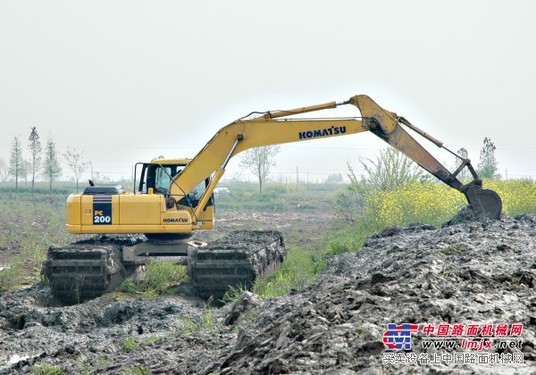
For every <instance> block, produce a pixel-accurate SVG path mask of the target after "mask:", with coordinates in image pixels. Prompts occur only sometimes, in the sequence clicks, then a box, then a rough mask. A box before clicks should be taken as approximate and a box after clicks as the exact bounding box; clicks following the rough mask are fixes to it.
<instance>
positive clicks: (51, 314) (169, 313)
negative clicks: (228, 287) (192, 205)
mask: <svg viewBox="0 0 536 375" xmlns="http://www.w3.org/2000/svg"><path fill="white" fill-rule="evenodd" d="M487 185H488V186H493V189H495V190H496V191H498V192H499V193H500V194H501V196H502V197H503V201H504V207H505V209H506V210H507V213H508V214H510V215H517V214H522V213H529V212H534V208H535V207H536V205H535V201H536V194H535V185H534V184H533V183H532V182H530V181H505V182H490V183H488V184H487ZM229 188H230V190H231V193H230V194H227V195H224V196H220V197H218V198H217V211H216V213H217V215H216V216H217V220H216V228H215V230H213V231H208V232H199V233H196V234H195V236H196V237H197V238H200V239H203V240H212V239H215V238H217V237H219V236H221V235H224V234H225V233H227V232H228V231H230V230H234V229H259V230H262V229H278V230H280V231H281V232H282V233H283V234H284V237H285V238H286V244H287V247H288V254H287V257H286V259H285V261H284V262H283V264H282V265H281V267H279V269H278V270H277V271H276V272H275V273H273V274H272V275H270V276H267V277H264V278H261V279H258V281H257V283H256V284H255V285H254V288H253V292H254V293H255V294H254V295H251V296H250V297H248V295H247V294H244V293H242V290H240V289H237V290H232V291H231V293H229V295H228V296H226V298H225V302H227V304H226V305H224V306H223V307H221V308H214V307H213V306H211V305H210V304H207V303H206V302H205V301H201V300H199V299H196V298H192V297H191V295H189V294H185V293H184V292H183V291H181V289H180V288H178V287H177V286H176V285H177V284H179V283H182V282H184V280H185V278H184V276H185V273H184V272H182V273H181V272H177V269H175V268H172V267H167V266H166V267H155V268H154V269H153V268H152V267H151V268H150V269H148V271H147V275H149V274H151V275H153V276H150V279H149V280H146V281H145V282H144V283H143V284H142V285H141V286H140V285H139V284H136V285H135V284H133V283H129V284H123V286H122V289H121V292H116V293H109V294H106V295H104V296H102V297H99V298H96V299H94V300H91V301H87V302H85V303H82V304H78V305H74V306H57V305H55V304H52V306H50V305H49V304H48V303H50V302H47V301H49V300H48V299H47V297H46V296H47V292H46V288H44V287H43V286H42V285H40V284H38V283H36V282H37V281H39V280H40V275H39V270H40V266H41V263H42V261H43V259H44V256H45V252H46V249H47V247H48V246H49V245H50V244H56V245H61V244H62V243H66V242H68V241H71V240H73V239H74V238H75V237H74V236H69V235H67V234H66V233H65V231H64V227H63V226H64V202H65V198H66V193H65V192H61V191H59V192H55V193H54V194H47V193H44V192H41V193H36V194H34V195H33V196H32V194H30V193H28V192H20V191H19V192H13V191H10V190H2V191H1V193H0V208H1V209H2V232H1V236H0V264H1V265H2V266H1V267H2V268H3V270H2V271H0V374H10V373H39V374H60V373H61V374H93V373H103V374H112V373H113V374H116V373H121V374H134V373H140V374H142V373H143V374H149V373H202V374H210V373H251V372H255V373H270V372H271V373H300V374H306V373H307V374H309V373H314V374H317V373H318V374H321V373H325V371H326V369H333V370H334V371H338V372H340V373H345V372H347V373H359V372H360V371H365V370H367V371H368V370H370V371H374V372H376V373H380V372H381V373H386V374H394V373H398V372H399V371H400V368H399V367H398V366H395V365H392V366H391V365H389V364H387V365H386V364H384V363H383V362H382V353H384V352H385V349H384V346H383V344H382V343H381V339H382V332H384V331H385V329H386V322H388V321H389V322H391V321H400V322H401V321H412V322H418V323H423V324H424V323H426V322H428V323H432V324H436V325H437V324H441V323H448V322H451V321H455V322H461V323H462V324H469V322H474V321H477V322H488V321H492V322H498V323H505V324H511V323H516V324H523V326H524V327H525V331H524V332H523V337H522V338H523V341H522V342H521V341H519V342H521V343H522V346H521V352H522V353H525V354H524V355H525V357H524V361H525V362H520V363H519V364H515V367H512V364H509V365H507V366H503V367H497V368H496V371H495V368H493V369H492V370H494V371H495V372H489V371H487V370H489V368H488V367H489V366H488V367H486V366H487V365H486V366H480V365H478V364H477V365H475V366H476V367H474V368H471V369H468V368H462V367H461V366H460V365H456V364H454V365H453V367H449V369H451V368H452V373H460V374H469V373H500V372H501V371H502V370H505V371H506V370H512V371H515V372H517V373H520V374H525V373H526V374H529V373H532V372H531V371H532V370H531V369H533V366H534V360H535V358H536V351H535V350H534V347H535V345H536V337H534V335H533V332H534V320H533V318H532V315H531V313H530V311H532V310H533V309H532V307H531V306H534V304H535V303H536V300H535V298H534V293H533V290H534V289H533V288H534V285H536V284H535V283H536V274H535V273H534V260H533V257H532V255H533V253H534V244H533V243H532V242H531V240H530V239H531V238H532V236H533V231H534V225H535V223H536V216H534V215H522V216H521V217H519V218H518V219H512V218H509V217H504V218H502V219H501V220H497V221H494V222H479V221H474V222H464V223H460V224H452V225H449V226H445V227H440V226H441V224H442V223H443V222H445V221H446V220H449V219H450V218H451V217H452V215H453V214H455V213H456V212H457V211H458V210H459V209H460V208H462V207H463V206H464V205H465V202H464V201H463V199H460V197H459V195H460V194H459V193H457V192H455V191H452V190H451V189H447V188H445V187H443V186H442V185H438V184H431V183H430V184H418V185H407V186H403V187H400V188H398V189H397V190H396V191H391V192H375V193H372V194H370V195H369V196H367V197H366V199H357V200H356V201H353V200H352V198H351V197H352V192H351V191H349V190H348V187H347V186H344V185H332V186H326V185H310V186H280V185H273V186H267V189H266V194H264V195H263V196H259V195H258V194H257V193H255V191H256V186H255V185H248V184H238V185H235V186H231V185H229ZM461 198H463V196H462V197H461ZM350 212H351V215H349V214H348V213H350ZM416 222H426V223H428V224H433V225H435V226H436V227H439V228H437V229H434V227H432V226H430V225H425V224H411V223H416ZM409 224H411V225H409ZM406 225H409V226H408V227H407V228H404V227H401V226H406ZM386 227H391V228H390V229H388V230H385V231H382V230H383V229H384V228H386ZM371 235H372V236H371ZM357 250H359V251H357ZM155 265H158V264H155ZM168 266H169V264H168ZM153 271H154V273H153ZM32 284H33V287H28V286H31V285H32ZM22 287H24V288H22ZM274 297H275V298H274ZM247 298H249V300H248V299H247ZM248 301H249V302H248ZM531 309H532V310H531ZM237 311H238V313H237ZM237 314H238V315H237ZM231 318H232V319H231ZM419 340H420V338H417V337H416V338H415V350H416V351H417V352H419V346H418V345H417V344H419ZM514 353H518V354H519V353H520V352H514ZM484 354H486V353H484ZM488 354H489V355H493V353H488ZM497 355H499V354H498V353H497ZM407 366H408V367H406V368H405V370H407V371H405V372H406V373H425V374H431V373H438V371H443V372H444V371H445V367H444V366H443V365H432V364H429V366H430V367H429V368H425V367H424V366H421V365H415V366H411V365H407ZM441 366H442V367H441ZM449 366H450V365H449ZM270 369H271V370H270ZM274 369H275V370H274ZM350 370H351V371H352V372H348V371H350ZM428 370H429V371H428ZM370 371H369V372H370ZM512 371H511V372H512Z"/></svg>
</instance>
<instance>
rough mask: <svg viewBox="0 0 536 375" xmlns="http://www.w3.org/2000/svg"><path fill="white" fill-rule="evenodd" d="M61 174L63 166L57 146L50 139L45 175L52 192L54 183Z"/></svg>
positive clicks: (46, 152)
mask: <svg viewBox="0 0 536 375" xmlns="http://www.w3.org/2000/svg"><path fill="white" fill-rule="evenodd" d="M60 174H61V165H60V162H59V160H58V152H57V151H56V144H55V143H54V141H52V140H51V139H49V140H48V141H47V145H46V146H45V157H44V160H43V175H44V176H46V177H47V179H48V190H49V191H52V181H54V180H55V179H57V178H58V177H59V175H60Z"/></svg>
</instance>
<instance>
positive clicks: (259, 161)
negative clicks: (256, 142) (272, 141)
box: [240, 145, 281, 194]
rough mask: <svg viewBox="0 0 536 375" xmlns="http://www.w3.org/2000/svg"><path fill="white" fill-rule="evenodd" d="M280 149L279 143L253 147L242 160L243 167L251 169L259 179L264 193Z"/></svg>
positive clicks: (260, 191)
mask: <svg viewBox="0 0 536 375" xmlns="http://www.w3.org/2000/svg"><path fill="white" fill-rule="evenodd" d="M280 150H281V147H280V146H279V145H273V146H263V147H256V148H252V149H250V150H247V151H246V152H245V154H244V156H243V158H242V160H241V161H240V165H241V166H242V167H244V168H247V169H249V171H250V172H251V173H253V174H254V175H255V176H257V178H258V179H259V193H260V194H262V189H263V187H264V184H265V182H266V179H267V178H268V176H269V175H270V168H271V167H273V166H274V165H275V161H274V157H275V156H276V155H277V154H278V153H279V151H280Z"/></svg>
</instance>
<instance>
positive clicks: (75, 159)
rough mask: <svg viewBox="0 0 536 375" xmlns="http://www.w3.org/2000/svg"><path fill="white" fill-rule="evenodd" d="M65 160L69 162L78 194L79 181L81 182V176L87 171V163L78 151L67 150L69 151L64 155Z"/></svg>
mask: <svg viewBox="0 0 536 375" xmlns="http://www.w3.org/2000/svg"><path fill="white" fill-rule="evenodd" d="M63 158H64V159H65V161H66V162H67V165H68V166H69V168H71V170H72V171H73V174H74V179H75V181H76V192H78V181H79V180H80V175H81V174H82V173H84V171H85V170H86V169H87V163H86V162H85V161H84V159H83V158H82V155H80V154H79V153H78V152H77V151H76V150H71V149H67V151H65V152H64V153H63Z"/></svg>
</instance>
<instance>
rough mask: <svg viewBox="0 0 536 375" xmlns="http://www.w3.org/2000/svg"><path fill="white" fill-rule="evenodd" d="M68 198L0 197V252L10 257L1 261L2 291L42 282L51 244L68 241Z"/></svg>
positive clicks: (16, 195)
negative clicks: (66, 216)
mask: <svg viewBox="0 0 536 375" xmlns="http://www.w3.org/2000/svg"><path fill="white" fill-rule="evenodd" d="M64 206H65V196H63V195H60V194H56V195H43V196H39V197H37V196H35V197H33V198H32V196H31V193H30V192H25V193H12V192H2V193H1V194H0V212H1V213H2V215H1V217H0V223H1V224H0V249H5V250H6V253H7V254H9V255H8V256H7V259H1V262H0V263H1V265H2V266H4V267H6V269H4V270H3V271H2V272H0V288H2V289H12V288H15V287H17V286H20V285H24V284H29V283H33V282H35V280H38V279H39V275H40V270H41V264H42V262H43V260H44V259H45V258H46V251H47V249H48V246H50V245H51V244H55V245H62V244H64V243H66V242H67V241H68V238H69V236H68V234H67V233H66V232H65V229H64V226H65V219H64V217H65V216H64V215H65V214H64V212H63V211H64Z"/></svg>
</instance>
